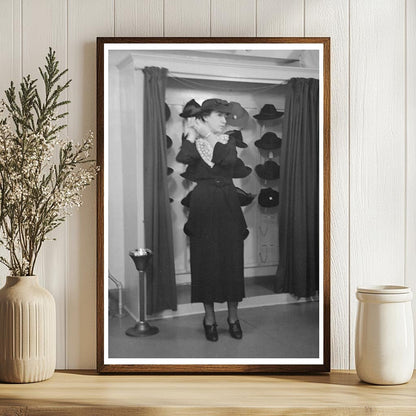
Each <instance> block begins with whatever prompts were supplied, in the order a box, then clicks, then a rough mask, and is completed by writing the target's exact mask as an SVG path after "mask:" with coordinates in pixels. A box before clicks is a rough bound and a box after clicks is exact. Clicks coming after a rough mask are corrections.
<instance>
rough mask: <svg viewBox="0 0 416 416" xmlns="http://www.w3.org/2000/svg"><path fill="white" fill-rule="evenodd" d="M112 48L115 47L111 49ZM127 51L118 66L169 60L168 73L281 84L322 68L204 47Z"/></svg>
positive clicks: (313, 74)
mask: <svg viewBox="0 0 416 416" xmlns="http://www.w3.org/2000/svg"><path fill="white" fill-rule="evenodd" d="M113 52H116V51H112V52H111V53H113ZM126 52H127V54H126V55H125V58H124V59H121V60H120V61H119V63H118V64H117V66H118V67H119V68H122V67H124V66H126V65H128V64H130V63H131V60H133V65H134V68H135V69H136V70H141V69H143V68H144V67H146V66H159V67H165V66H166V65H167V63H169V68H168V70H169V76H171V77H176V78H190V79H209V80H220V81H235V82H253V83H267V84H278V83H282V82H286V81H287V80H289V79H290V78H293V77H301V78H318V76H319V71H318V70H317V69H315V68H302V67H298V66H288V65H282V62H286V63H287V62H293V60H292V61H290V60H282V59H275V58H273V59H266V58H264V59H261V58H258V57H256V58H255V59H253V57H245V56H231V55H228V56H224V55H223V54H214V53H206V52H201V51H180V53H179V52H176V53H175V52H172V51H169V52H156V51H151V52H142V51H141V52H137V51H126ZM188 52H192V54H190V53H188ZM111 53H110V55H111ZM119 56H120V57H121V56H123V54H120V55H119Z"/></svg>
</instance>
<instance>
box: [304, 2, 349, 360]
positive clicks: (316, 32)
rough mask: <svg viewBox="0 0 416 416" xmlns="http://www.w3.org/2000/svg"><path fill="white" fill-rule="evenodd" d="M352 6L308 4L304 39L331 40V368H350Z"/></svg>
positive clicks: (324, 3)
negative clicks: (350, 8) (315, 37)
mask: <svg viewBox="0 0 416 416" xmlns="http://www.w3.org/2000/svg"><path fill="white" fill-rule="evenodd" d="M348 13H349V11H348V3H347V2H346V1H344V0H330V1H328V0H306V3H305V36H308V37H309V36H324V37H327V36H329V37H330V38H331V46H332V47H331V365H332V368H348V367H349V359H348V356H349V281H348V279H349V223H348V215H349V111H348V110H349V101H348V92H349V70H348V68H349V67H348V63H349V59H348V55H349V38H348V21H349V19H348Z"/></svg>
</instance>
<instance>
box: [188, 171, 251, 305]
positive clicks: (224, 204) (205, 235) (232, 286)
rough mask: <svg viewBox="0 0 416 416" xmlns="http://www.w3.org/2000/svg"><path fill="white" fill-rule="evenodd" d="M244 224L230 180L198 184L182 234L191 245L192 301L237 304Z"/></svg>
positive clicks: (241, 285)
mask: <svg viewBox="0 0 416 416" xmlns="http://www.w3.org/2000/svg"><path fill="white" fill-rule="evenodd" d="M246 228H247V225H246V222H245V220H244V216H243V213H242V211H241V207H240V203H239V200H238V195H237V193H236V190H235V187H234V185H233V183H232V181H231V179H224V178H216V179H209V180H203V181H199V182H198V184H197V186H196V187H195V189H194V190H193V192H192V197H191V202H190V210H189V219H188V222H187V223H186V224H185V227H184V230H185V233H186V234H187V235H188V236H189V237H190V243H191V246H190V248H191V280H192V291H191V302H203V303H212V302H225V301H230V302H240V301H241V300H242V299H243V297H244V296H245V293H244V233H245V232H246Z"/></svg>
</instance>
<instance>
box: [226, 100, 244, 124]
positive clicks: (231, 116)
mask: <svg viewBox="0 0 416 416" xmlns="http://www.w3.org/2000/svg"><path fill="white" fill-rule="evenodd" d="M226 118H227V124H228V125H229V126H231V127H240V128H244V127H246V125H247V122H248V119H249V115H248V113H247V110H246V109H245V108H243V107H242V106H241V104H240V103H236V102H235V101H230V103H229V113H228V115H227V117H226Z"/></svg>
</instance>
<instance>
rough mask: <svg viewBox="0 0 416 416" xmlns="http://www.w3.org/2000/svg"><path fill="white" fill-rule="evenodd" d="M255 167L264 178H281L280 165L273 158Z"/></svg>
mask: <svg viewBox="0 0 416 416" xmlns="http://www.w3.org/2000/svg"><path fill="white" fill-rule="evenodd" d="M254 169H255V170H256V173H257V175H258V176H259V177H260V178H262V179H266V180H273V179H278V178H280V166H279V165H278V164H277V163H276V162H273V160H267V161H266V162H264V164H263V165H257V166H256V167H255V168H254Z"/></svg>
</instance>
